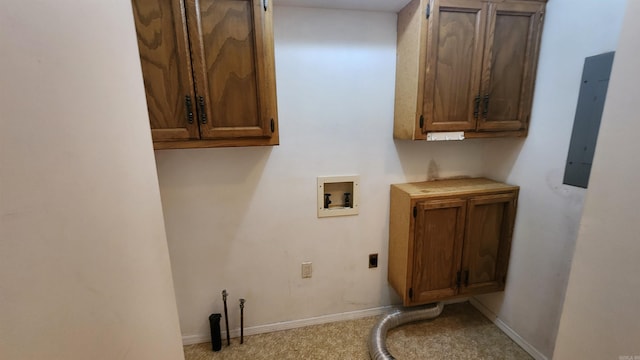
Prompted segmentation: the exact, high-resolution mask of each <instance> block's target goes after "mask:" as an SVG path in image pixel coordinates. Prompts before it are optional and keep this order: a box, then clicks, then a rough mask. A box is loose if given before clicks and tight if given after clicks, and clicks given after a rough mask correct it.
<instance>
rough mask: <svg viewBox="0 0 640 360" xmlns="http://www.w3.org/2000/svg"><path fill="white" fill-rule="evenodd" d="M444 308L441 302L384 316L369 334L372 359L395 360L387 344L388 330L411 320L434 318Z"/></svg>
mask: <svg viewBox="0 0 640 360" xmlns="http://www.w3.org/2000/svg"><path fill="white" fill-rule="evenodd" d="M442 309H444V304H443V303H441V302H439V303H437V304H435V306H433V305H428V306H427V307H420V308H416V309H406V310H405V309H396V310H393V311H391V312H390V313H389V314H387V315H385V316H383V317H382V318H381V319H380V320H379V321H378V323H377V324H376V325H375V326H374V327H373V329H371V334H370V335H369V356H370V357H371V360H395V358H394V357H393V356H392V355H391V354H390V353H389V351H388V350H387V345H386V344H385V341H386V339H387V331H389V330H391V329H393V328H397V327H398V326H400V325H403V324H407V323H410V322H416V321H421V320H428V319H433V318H435V317H437V316H439V315H440V313H442Z"/></svg>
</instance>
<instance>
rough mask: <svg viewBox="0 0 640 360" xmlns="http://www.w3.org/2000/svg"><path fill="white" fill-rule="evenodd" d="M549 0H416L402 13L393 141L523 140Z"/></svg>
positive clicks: (399, 32)
mask: <svg viewBox="0 0 640 360" xmlns="http://www.w3.org/2000/svg"><path fill="white" fill-rule="evenodd" d="M545 5H546V0H412V1H411V2H410V3H409V4H408V5H407V6H406V7H405V8H404V9H403V10H402V11H401V12H400V13H399V14H398V44H397V48H398V53H397V70H396V102H395V123H394V124H395V126H394V137H395V138H397V139H412V140H420V139H426V138H427V133H429V132H438V131H464V133H465V137H468V138H469V137H496V136H525V135H526V134H527V128H528V123H529V115H530V112H531V102H532V97H533V85H534V82H535V75H536V67H537V61H538V50H539V45H540V36H541V33H542V20H543V15H544V9H545Z"/></svg>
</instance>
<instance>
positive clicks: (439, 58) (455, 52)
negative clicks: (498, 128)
mask: <svg viewBox="0 0 640 360" xmlns="http://www.w3.org/2000/svg"><path fill="white" fill-rule="evenodd" d="M435 4H436V5H435V6H434V15H433V16H432V17H431V19H430V20H429V26H428V29H429V30H428V34H429V35H428V37H427V64H426V73H425V91H424V96H425V98H424V114H425V118H426V124H425V129H426V130H431V131H449V130H473V129H475V127H476V114H475V110H476V106H475V104H476V102H475V98H476V97H477V96H479V92H480V79H481V78H480V75H481V62H482V46H483V45H484V33H485V27H486V25H485V24H486V13H487V4H486V3H484V2H479V1H468V0H448V1H440V2H438V1H436V2H435Z"/></svg>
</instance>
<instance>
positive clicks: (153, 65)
mask: <svg viewBox="0 0 640 360" xmlns="http://www.w3.org/2000/svg"><path fill="white" fill-rule="evenodd" d="M132 5H133V15H134V18H135V24H136V32H137V37H138V48H139V51H140V59H141V63H142V73H143V77H144V86H145V91H146V96H147V107H148V109H149V120H150V122H151V133H152V137H153V142H154V148H156V149H166V148H193V147H217V146H250V145H276V144H278V141H279V139H278V118H277V108H276V84H275V60H274V52H273V29H272V8H271V4H270V3H269V1H268V0H132Z"/></svg>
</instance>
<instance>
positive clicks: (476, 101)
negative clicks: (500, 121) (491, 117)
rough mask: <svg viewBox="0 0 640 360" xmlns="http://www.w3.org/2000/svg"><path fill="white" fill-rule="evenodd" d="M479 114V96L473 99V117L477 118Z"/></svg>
mask: <svg viewBox="0 0 640 360" xmlns="http://www.w3.org/2000/svg"><path fill="white" fill-rule="evenodd" d="M479 113H480V95H478V96H476V97H475V99H473V117H474V118H476V119H477V118H478V114H479Z"/></svg>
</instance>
